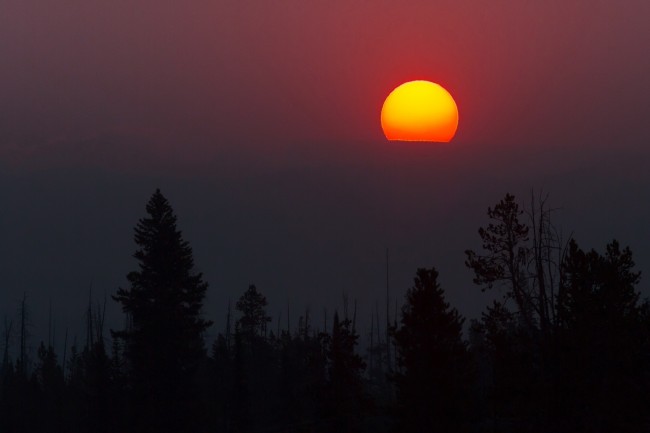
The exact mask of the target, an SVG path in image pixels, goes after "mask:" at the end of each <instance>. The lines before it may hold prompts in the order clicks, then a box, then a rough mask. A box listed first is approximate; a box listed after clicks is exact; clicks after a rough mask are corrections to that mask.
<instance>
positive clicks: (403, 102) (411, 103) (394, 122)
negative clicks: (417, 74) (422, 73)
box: [381, 80, 458, 143]
mask: <svg viewBox="0 0 650 433" xmlns="http://www.w3.org/2000/svg"><path fill="white" fill-rule="evenodd" d="M381 127H382V129H383V130H384V135H386V138H387V139H389V140H399V141H435V142H442V143H446V142H448V141H450V140H451V139H452V138H453V137H454V135H455V134H456V129H457V128H458V108H457V107H456V102H454V98H452V97H451V95H450V94H449V92H447V91H446V90H445V89H444V88H443V87H442V86H440V85H439V84H436V83H432V82H430V81H423V80H417V81H409V82H407V83H404V84H402V85H401V86H398V87H397V88H395V90H393V91H392V92H391V93H390V95H388V97H387V98H386V101H384V106H383V107H382V109H381Z"/></svg>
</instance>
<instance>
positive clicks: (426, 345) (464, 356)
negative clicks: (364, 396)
mask: <svg viewBox="0 0 650 433" xmlns="http://www.w3.org/2000/svg"><path fill="white" fill-rule="evenodd" d="M437 279H438V272H437V271H436V270H435V269H434V268H432V269H422V268H421V269H418V271H417V276H416V278H415V282H414V286H413V287H412V288H411V289H409V290H408V292H407V295H406V304H405V305H404V306H403V307H402V318H401V321H400V324H401V326H400V327H399V328H398V329H394V330H393V331H392V333H393V336H394V338H395V341H396V343H397V360H398V366H399V367H400V369H401V372H398V373H396V374H395V375H394V379H395V381H396V384H397V391H398V399H399V403H400V409H401V415H402V424H403V425H402V429H403V431H409V432H421V431H447V432H454V431H458V430H459V429H460V427H461V425H462V424H463V422H465V421H466V420H467V414H468V413H469V411H470V410H471V407H470V404H469V402H470V401H471V399H470V398H469V393H470V385H471V371H472V369H471V364H470V358H469V354H468V352H467V348H466V343H465V342H464V341H463V340H462V326H463V322H464V319H463V318H462V317H461V316H460V314H459V313H458V311H457V310H456V309H454V308H450V306H449V304H448V303H447V302H446V301H445V297H444V290H443V289H442V288H441V287H440V285H439V284H438V281H437Z"/></svg>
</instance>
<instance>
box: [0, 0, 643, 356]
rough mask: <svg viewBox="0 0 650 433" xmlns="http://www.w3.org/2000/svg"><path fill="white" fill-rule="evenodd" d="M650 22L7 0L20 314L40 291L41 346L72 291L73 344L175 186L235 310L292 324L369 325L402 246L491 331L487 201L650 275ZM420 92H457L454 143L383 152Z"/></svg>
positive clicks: (0, 228) (591, 5)
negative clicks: (610, 249)
mask: <svg viewBox="0 0 650 433" xmlns="http://www.w3.org/2000/svg"><path fill="white" fill-rule="evenodd" d="M648 16H650V2H648V1H646V0H633V1H620V2H614V1H603V0H601V1H597V0H589V1H586V0H584V1H576V0H561V1H559V0H557V1H556V0H548V1H544V2H533V1H515V0H509V1H506V0H501V1H491V2H484V1H478V0H454V1H451V0H450V1H417V2H416V1H412V2H395V1H378V0H373V1H348V0H334V1H333V0H329V1H326V2H325V1H322V2H321V1H310V2H305V1H249V2H241V1H228V2H224V1H217V0H212V1H207V0H186V1H169V0H156V1H152V0H146V1H138V0H128V1H127V0H112V1H104V2H99V1H88V0H68V1H66V2H65V6H62V4H55V3H53V2H51V1H46V0H0V185H1V186H2V187H1V188H0V199H1V202H2V204H3V205H2V210H1V211H0V236H1V239H2V242H0V314H7V315H8V317H10V318H11V317H12V316H14V315H15V312H16V309H17V301H18V299H19V298H20V297H21V296H22V293H23V292H27V294H28V297H29V299H30V304H31V309H32V314H33V316H34V319H33V322H34V333H35V334H36V335H42V334H43V332H44V326H45V321H46V317H45V316H46V311H47V305H48V302H49V301H50V300H51V302H52V305H53V309H54V312H55V315H56V320H57V323H58V325H57V326H58V328H59V331H57V334H58V335H60V334H62V332H63V331H62V330H61V329H63V328H65V327H66V326H68V327H70V328H71V329H78V326H79V324H80V323H81V321H82V320H83V318H82V315H83V308H84V304H85V300H86V296H87V290H88V286H89V284H90V283H91V282H92V284H93V287H94V290H95V292H96V293H97V294H98V296H99V295H101V294H103V293H104V291H105V292H106V293H108V294H109V295H110V294H111V293H114V291H115V290H116V289H117V287H118V286H120V285H124V284H126V278H125V276H126V274H127V273H128V272H129V271H130V270H132V269H134V267H135V262H134V260H133V259H132V258H131V254H132V253H133V251H134V249H135V245H134V244H133V241H132V228H133V226H134V225H135V224H136V222H137V220H138V218H140V217H143V216H144V206H145V203H146V201H147V200H148V198H149V196H150V195H151V193H152V192H153V191H154V190H155V188H156V187H160V188H161V189H162V192H163V194H165V195H166V196H167V197H168V199H169V200H170V201H171V203H172V206H173V207H174V208H175V210H176V212H177V214H178V216H179V226H180V228H181V229H182V230H183V232H184V234H185V237H186V238H187V240H189V241H190V243H191V245H192V246H193V248H194V252H195V259H196V263H197V266H198V268H199V269H200V270H201V271H203V272H204V274H205V277H206V279H207V280H208V282H209V283H210V289H209V293H208V301H207V304H206V314H207V315H208V316H209V317H211V318H214V319H217V320H221V318H222V315H223V313H224V311H225V306H226V305H227V302H228V299H232V300H233V301H234V300H235V299H236V298H237V297H238V296H239V295H240V294H241V293H242V292H243V291H244V290H245V289H246V287H247V286H248V284H249V283H255V284H257V285H258V287H259V289H260V290H261V291H262V292H263V293H265V294H267V295H268V297H269V300H270V302H271V305H270V307H271V308H270V310H271V312H272V313H273V315H275V314H277V313H278V312H279V311H280V310H282V311H283V314H285V313H286V302H287V300H290V302H291V308H292V309H293V312H295V314H296V315H297V314H298V310H303V309H304V308H305V307H306V306H310V307H311V309H312V313H313V314H314V315H315V316H316V318H317V319H318V320H320V319H319V318H320V317H321V308H322V307H323V306H327V307H328V308H329V309H330V311H331V309H332V308H334V307H335V306H336V305H337V304H338V305H339V306H340V303H341V302H340V299H341V293H342V292H343V291H346V292H348V293H349V294H350V298H355V297H357V298H359V299H360V302H361V304H360V309H361V312H362V313H364V314H367V313H368V311H369V310H370V308H371V307H372V305H371V304H372V303H374V302H375V301H379V302H383V296H384V290H385V249H386V248H389V249H390V261H391V267H390V269H391V272H390V284H391V289H392V291H393V293H395V295H399V296H401V294H402V293H403V291H404V290H405V289H406V288H407V287H409V286H410V285H411V282H412V277H413V275H414V273H415V270H416V268H417V267H421V266H432V265H435V266H436V267H437V268H438V269H439V271H440V273H441V279H442V282H443V285H444V287H445V289H446V290H447V293H448V296H449V300H450V301H451V302H452V303H453V304H454V305H455V306H457V307H458V308H459V309H460V310H461V312H462V313H464V314H466V315H467V316H469V317H470V318H471V317H477V316H478V315H479V314H480V311H481V310H482V308H483V306H484V303H485V299H486V298H485V296H484V295H481V294H480V290H479V289H478V288H477V287H474V286H473V285H472V283H471V274H470V273H469V272H468V271H467V270H466V269H465V267H464V265H463V260H464V256H463V251H464V250H465V249H466V248H478V247H479V239H478V235H477V233H476V230H477V228H478V227H479V225H482V224H485V223H486V217H485V210H486V208H487V206H489V205H492V204H493V203H495V202H496V201H498V200H499V199H500V198H501V197H502V196H503V195H504V194H505V193H506V192H512V193H515V194H516V195H517V196H519V197H521V198H528V195H529V194H530V190H531V188H534V189H536V190H539V189H543V190H544V191H546V192H548V193H550V201H551V204H552V205H553V206H554V207H558V208H562V210H561V211H558V212H557V222H558V224H561V226H562V228H563V231H564V233H565V234H566V235H567V236H568V235H569V234H570V233H574V235H575V236H576V238H577V239H578V241H580V243H581V244H582V245H584V246H585V247H597V248H599V249H602V248H603V247H604V244H605V242H607V241H608V240H610V239H611V238H614V237H616V238H618V239H620V240H621V242H622V243H623V244H626V245H630V246H631V247H632V249H633V252H634V253H635V257H636V259H637V264H638V265H639V268H640V269H642V270H646V269H650V238H649V236H650V233H649V230H648V223H647V221H648V220H649V219H650V207H649V205H648V189H649V188H650V173H649V170H648V163H649V162H650V150H649V148H648V145H649V144H650V122H649V121H648V115H649V113H650V30H649V27H648V25H647V19H648ZM412 79H428V80H431V81H435V82H438V83H439V84H441V85H443V86H444V87H445V88H447V89H448V90H449V91H450V92H451V94H452V95H453V96H454V98H455V99H456V102H457V104H458V107H459V112H460V124H459V129H458V133H457V136H456V138H455V139H454V141H452V142H451V143H449V144H444V145H440V144H406V143H393V142H390V143H389V142H386V141H385V139H384V138H383V134H382V132H381V127H380V123H379V112H380V109H381V105H382V103H383V100H384V98H385V97H386V96H387V95H388V93H389V92H390V91H391V90H392V89H393V88H394V87H395V86H397V85H399V84H400V83H402V82H404V81H408V80H412ZM646 285H647V280H643V287H646ZM646 293H648V292H646ZM400 301H401V299H400ZM111 304H112V305H110V307H109V308H110V311H111V315H112V316H111V317H112V319H113V320H114V321H117V323H118V324H119V315H118V314H117V311H118V308H117V306H116V305H114V303H111ZM283 320H284V319H283ZM221 327H222V324H221V323H218V326H217V327H216V328H214V329H213V331H218V330H219V329H220V328H221ZM58 338H59V337H57V339H58ZM33 344H35V342H33Z"/></svg>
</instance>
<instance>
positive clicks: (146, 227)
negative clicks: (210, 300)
mask: <svg viewBox="0 0 650 433" xmlns="http://www.w3.org/2000/svg"><path fill="white" fill-rule="evenodd" d="M146 211H147V214H148V215H147V217H145V218H142V219H140V221H139V222H138V224H137V226H136V227H135V243H136V244H137V246H138V249H137V250H136V252H135V254H134V257H135V258H136V259H137V260H138V266H139V269H138V270H137V271H133V272H130V273H129V274H128V276H127V279H128V281H129V284H130V287H128V288H120V289H119V290H118V291H117V295H115V296H113V299H115V300H116V301H117V302H119V303H120V304H121V306H122V310H123V311H124V312H125V313H126V314H127V315H128V317H129V318H130V324H131V326H130V327H129V328H127V329H125V330H123V331H119V332H114V336H117V337H119V338H121V339H123V340H124V342H125V356H126V358H127V361H128V365H129V367H130V380H131V385H132V387H133V390H132V391H133V395H132V397H133V401H132V403H133V407H134V408H137V409H136V410H137V412H138V413H135V414H134V415H135V417H136V419H137V420H139V422H138V423H136V425H135V426H134V427H135V428H136V429H139V430H140V431H147V430H152V431H157V432H159V431H170V430H172V431H184V430H187V429H188V428H189V426H191V425H192V422H193V421H194V420H195V418H194V417H193V416H192V415H191V412H192V410H193V409H192V408H194V407H196V405H194V404H192V402H191V401H192V398H193V396H194V395H196V393H195V392H194V388H193V386H192V384H193V382H194V379H195V372H196V369H197V367H198V364H199V362H200V361H201V360H202V359H203V357H204V356H205V348H204V341H203V332H204V331H205V330H206V329H207V328H208V326H210V325H211V323H210V322H208V321H206V320H204V319H202V318H201V308H202V305H203V299H204V297H205V292H206V289H207V287H208V285H207V283H205V282H204V281H203V277H202V274H201V273H195V272H194V259H193V255H192V249H191V247H190V245H189V243H188V242H187V241H185V240H183V238H182V234H181V231H180V230H178V228H177V227H176V216H175V214H174V212H173V210H172V207H171V206H170V204H169V202H168V201H167V199H166V198H165V197H164V196H163V195H162V193H161V192H160V190H159V189H157V190H156V192H155V193H154V194H153V195H152V196H151V199H150V200H149V202H148V203H147V206H146Z"/></svg>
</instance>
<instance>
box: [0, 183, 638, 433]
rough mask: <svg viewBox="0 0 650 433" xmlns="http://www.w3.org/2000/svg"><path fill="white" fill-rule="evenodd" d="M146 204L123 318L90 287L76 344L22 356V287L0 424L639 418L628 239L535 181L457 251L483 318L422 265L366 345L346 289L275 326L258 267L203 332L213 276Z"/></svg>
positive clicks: (532, 428)
mask: <svg viewBox="0 0 650 433" xmlns="http://www.w3.org/2000/svg"><path fill="white" fill-rule="evenodd" d="M146 213H147V215H146V216H145V217H144V218H142V219H140V220H139V222H138V223H137V225H136V227H135V235H134V240H135V243H136V245H137V249H136V251H135V253H134V257H135V259H136V260H137V262H138V267H137V269H136V270H134V271H132V272H130V273H129V274H128V275H127V281H128V285H127V286H126V287H124V288H119V289H118V290H117V291H116V293H115V294H114V295H113V296H112V299H113V300H114V301H115V302H117V303H118V304H119V305H120V306H121V308H122V310H123V312H124V315H125V319H126V321H125V322H126V323H125V326H124V327H123V328H122V329H116V330H110V333H105V331H104V323H103V322H104V320H103V311H102V309H101V308H92V306H91V303H89V307H88V311H87V320H88V322H87V323H88V324H87V331H86V341H85V344H83V345H80V344H77V343H76V342H75V343H74V344H72V345H71V347H70V348H69V349H68V348H67V346H66V348H65V350H64V352H63V359H59V357H58V356H57V354H56V352H55V350H54V348H53V347H52V343H51V339H49V341H48V342H47V344H46V343H45V342H41V343H40V345H39V347H38V351H37V356H36V359H35V360H34V362H33V363H30V362H29V361H28V360H27V355H26V344H27V343H26V340H27V331H26V329H25V320H26V306H25V303H26V300H25V299H23V301H22V303H21V309H20V314H19V320H18V321H17V323H16V326H15V327H14V323H13V322H9V321H7V320H5V324H4V325H5V327H4V333H3V341H2V343H3V346H2V348H3V356H2V363H1V365H0V432H9V433H10V432H98V433H102V432H106V433H109V432H133V433H148V432H151V433H153V432H156V433H159V432H190V433H191V432H226V433H229V432H251V433H253V432H370V431H372V432H387V433H388V432H413V433H415V432H423V431H431V432H435V431H440V432H515V431H516V432H521V431H524V432H548V431H555V432H574V431H585V432H611V431H619V432H620V431H623V432H628V431H629V432H638V431H649V430H650V417H649V416H648V412H647V410H646V402H647V401H648V397H649V392H648V391H649V389H650V388H649V384H650V383H649V380H650V308H649V305H650V304H649V303H648V301H646V300H641V299H640V293H639V291H638V289H637V287H638V284H639V281H640V273H639V272H638V271H636V270H635V269H634V267H635V264H634V261H633V260H632V252H631V251H630V250H629V248H622V247H621V246H620V245H619V243H618V242H617V241H615V240H614V241H612V242H611V243H609V244H607V245H606V247H605V251H604V252H602V253H601V252H597V251H595V250H590V251H585V250H583V249H581V248H580V246H579V245H578V243H577V242H576V241H575V240H574V239H572V238H569V239H568V240H566V241H565V240H563V239H562V238H561V236H560V234H559V232H558V230H556V228H555V227H554V226H553V224H552V222H551V216H552V209H549V207H548V204H547V201H546V199H541V198H537V200H536V199H535V198H534V197H533V199H532V200H531V203H530V205H529V208H528V209H523V208H522V207H520V205H519V203H518V202H517V201H516V200H515V197H514V196H512V195H510V194H506V196H505V197H504V198H503V199H502V200H500V201H499V202H498V203H497V204H496V205H495V206H494V207H490V208H489V209H488V212H487V216H488V224H487V225H486V226H484V227H481V228H480V229H479V237H480V241H481V245H480V248H479V249H478V250H467V251H466V253H465V254H466V262H465V263H466V265H467V267H468V268H469V269H471V270H472V272H473V274H474V283H475V284H476V285H478V286H479V287H480V288H481V290H498V293H499V294H500V295H501V296H499V297H497V300H495V301H494V302H493V303H492V304H491V305H490V306H488V307H487V308H486V310H485V311H484V312H483V314H482V316H481V318H480V319H476V320H472V321H471V322H470V323H469V324H467V325H468V326H466V324H465V319H464V318H463V317H462V316H461V315H460V314H459V312H458V311H457V310H456V309H455V308H453V307H452V306H451V305H449V303H448V302H447V301H446V300H445V291H444V289H443V288H442V287H441V286H440V284H439V282H438V275H439V274H438V271H437V270H436V269H435V268H434V267H430V268H420V269H418V270H417V272H416V275H415V278H414V283H413V286H412V287H411V288H410V289H409V290H408V291H407V293H406V298H405V300H404V303H403V305H402V307H401V312H400V313H401V314H399V317H395V322H394V323H393V324H390V326H388V332H387V334H386V335H382V334H381V333H380V332H379V320H378V317H379V315H378V314H377V320H376V321H375V316H374V315H373V322H372V324H371V329H370V344H369V347H366V348H363V349H362V348H360V347H359V338H360V334H359V329H358V324H357V319H356V303H355V304H354V306H353V308H352V309H350V308H349V307H350V306H349V305H348V303H347V300H346V301H345V302H344V308H343V310H342V311H341V312H339V311H335V312H334V314H333V316H332V320H331V323H330V324H328V323H327V316H326V318H325V323H324V326H323V328H322V329H317V328H316V327H314V325H313V323H312V319H311V318H310V317H309V312H308V311H307V312H306V313H305V314H304V315H303V316H302V317H301V318H300V319H299V322H298V325H297V327H296V328H294V329H291V327H290V326H287V329H280V328H279V327H278V328H277V329H276V330H273V329H271V327H270V326H269V324H270V322H271V317H270V316H269V315H268V313H267V300H266V298H265V296H264V295H263V294H262V293H261V292H260V291H259V290H258V289H257V287H256V286H255V285H251V286H249V288H248V289H247V290H246V291H245V292H244V293H243V294H242V295H241V297H240V298H239V300H238V301H237V302H236V304H235V307H234V310H235V311H234V312H233V311H231V309H230V308H229V309H228V314H227V317H226V318H225V326H224V327H223V329H222V330H221V331H220V332H219V333H218V335H217V338H216V339H215V341H214V343H213V344H212V345H211V347H207V346H206V342H205V339H204V334H205V332H206V330H207V329H208V328H210V327H211V326H214V324H213V323H212V322H211V321H209V320H206V319H205V318H204V317H203V314H202V306H203V300H204V297H205V294H206V291H207V288H208V284H207V283H206V282H205V281H204V279H203V276H202V275H201V274H200V273H197V272H196V271H195V270H194V261H193V255H192V249H191V247H190V245H189V244H188V242H187V241H185V240H184V239H183V237H182V233H181V231H180V230H179V229H178V227H177V218H176V215H175V214H174V212H173V209H172V207H171V205H170V204H169V202H168V201H167V199H166V198H165V197H164V196H163V195H162V193H161V192H160V190H156V192H155V193H154V194H153V195H152V197H151V198H150V200H149V202H148V203H147V206H146ZM464 329H465V330H466V331H467V332H465V333H464V332H463V330H464ZM13 334H17V335H19V337H20V338H19V339H18V340H19V344H18V346H19V347H17V348H15V349H16V350H14V351H15V352H16V353H17V355H16V356H15V357H12V356H10V345H11V343H10V341H11V338H10V337H11V336H12V335H13ZM66 342H67V339H66ZM66 344H67V343H66ZM14 358H15V359H14ZM30 365H31V367H30Z"/></svg>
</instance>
